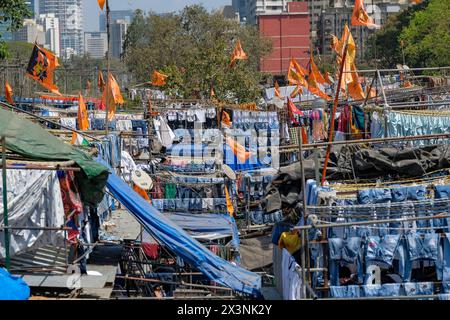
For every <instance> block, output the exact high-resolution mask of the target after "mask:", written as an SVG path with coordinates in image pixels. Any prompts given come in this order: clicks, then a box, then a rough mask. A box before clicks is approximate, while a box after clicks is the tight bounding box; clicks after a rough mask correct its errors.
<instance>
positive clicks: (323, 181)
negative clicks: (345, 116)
mask: <svg viewBox="0 0 450 320" xmlns="http://www.w3.org/2000/svg"><path fill="white" fill-rule="evenodd" d="M347 48H348V37H347V39H345V47H344V54H343V55H342V63H341V68H340V70H339V80H338V81H339V82H338V84H337V87H336V96H335V97H334V103H333V109H332V111H331V123H330V133H329V134H328V140H329V141H330V142H333V137H334V120H335V118H336V110H337V105H338V102H339V94H340V93H341V84H342V76H343V71H344V66H345V60H346V59H347ZM331 146H332V145H331V144H330V145H328V146H327V154H326V156H325V163H324V166H323V171H322V185H323V184H324V183H325V179H326V173H327V166H328V161H329V160H330V153H331Z"/></svg>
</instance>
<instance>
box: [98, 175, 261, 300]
mask: <svg viewBox="0 0 450 320" xmlns="http://www.w3.org/2000/svg"><path fill="white" fill-rule="evenodd" d="M107 186H108V189H109V191H110V192H111V193H112V194H113V195H114V197H115V198H116V199H117V200H118V201H119V202H120V203H121V204H122V205H123V206H124V207H125V208H127V209H128V210H129V211H130V212H131V213H132V214H133V216H134V217H135V218H136V219H137V220H138V221H139V222H140V223H141V224H142V226H143V227H144V228H145V230H146V231H147V232H148V233H150V234H151V235H152V236H153V237H155V238H156V239H157V240H158V241H160V242H161V243H163V244H164V245H166V246H167V247H168V248H169V249H170V250H172V251H173V252H174V253H175V254H176V255H177V256H179V257H180V258H182V259H183V260H184V261H186V262H187V263H189V264H190V265H192V266H193V267H195V268H196V269H198V270H199V271H201V272H202V273H203V274H204V275H205V276H206V277H208V278H209V279H210V280H212V281H215V282H216V283H218V284H220V285H223V286H226V287H228V288H231V289H233V290H234V291H236V292H240V293H244V294H249V295H253V296H257V297H261V276H259V275H257V274H256V273H253V272H251V271H248V270H245V269H243V268H240V267H238V266H235V265H233V264H231V263H229V262H228V261H225V260H223V259H222V258H219V257H218V256H216V255H215V254H214V253H212V252H211V251H209V250H208V249H207V248H205V247H204V246H203V245H202V244H201V243H200V242H198V241H197V240H195V239H193V238H192V237H191V236H189V235H188V233H186V231H184V230H183V229H182V228H180V227H179V226H177V225H176V224H175V223H173V222H172V221H171V220H170V219H169V218H168V217H165V216H164V215H163V214H162V213H160V212H159V211H158V210H156V209H155V208H154V207H153V206H151V205H150V204H149V203H148V202H147V201H145V200H144V199H143V198H142V197H141V196H139V195H138V194H137V193H136V192H134V191H133V189H132V188H131V187H130V186H128V185H127V184H126V183H125V182H124V181H123V180H122V179H120V178H119V177H118V176H117V175H115V174H113V173H110V175H109V178H108V181H107Z"/></svg>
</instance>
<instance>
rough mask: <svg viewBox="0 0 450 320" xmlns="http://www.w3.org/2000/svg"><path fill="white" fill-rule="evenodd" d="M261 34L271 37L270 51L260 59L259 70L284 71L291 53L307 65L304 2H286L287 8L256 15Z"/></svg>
mask: <svg viewBox="0 0 450 320" xmlns="http://www.w3.org/2000/svg"><path fill="white" fill-rule="evenodd" d="M258 27H259V31H260V33H261V34H262V35H264V36H265V37H267V38H270V39H272V42H273V50H272V53H271V54H270V55H269V56H267V57H265V58H263V59H261V64H260V70H261V72H267V73H271V74H273V75H285V74H286V72H287V69H288V67H289V60H290V59H291V57H293V58H295V59H297V61H298V62H299V63H300V64H301V65H302V66H303V67H306V64H307V63H308V59H309V53H308V51H309V46H310V38H309V36H310V32H309V13H308V3H307V2H289V3H288V11H287V12H282V13H277V14H264V13H260V14H259V15H258Z"/></svg>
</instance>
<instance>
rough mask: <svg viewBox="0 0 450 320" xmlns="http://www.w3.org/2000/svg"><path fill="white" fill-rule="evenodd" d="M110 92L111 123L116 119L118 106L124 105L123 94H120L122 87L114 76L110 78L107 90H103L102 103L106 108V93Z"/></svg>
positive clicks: (109, 115) (109, 116)
mask: <svg viewBox="0 0 450 320" xmlns="http://www.w3.org/2000/svg"><path fill="white" fill-rule="evenodd" d="M107 92H108V98H109V101H108V106H109V112H108V119H109V120H110V121H111V120H112V119H114V116H115V114H116V105H117V104H123V103H124V100H123V97H122V94H121V93H120V87H119V85H118V83H117V81H116V79H115V78H114V76H113V75H112V74H110V75H109V77H108V84H107V86H106V90H103V96H102V103H103V105H105V106H106V95H107V94H106V93H107Z"/></svg>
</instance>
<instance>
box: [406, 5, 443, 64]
mask: <svg viewBox="0 0 450 320" xmlns="http://www.w3.org/2000/svg"><path fill="white" fill-rule="evenodd" d="M400 41H403V42H404V45H405V49H404V51H405V56H406V61H407V64H408V63H409V64H411V65H412V66H414V67H438V66H448V65H450V55H449V53H448V50H449V48H450V0H431V1H430V2H429V4H428V6H427V8H426V9H425V10H423V11H418V12H416V13H415V14H414V15H413V18H412V20H411V22H410V24H409V26H407V27H406V28H404V29H403V30H402V32H401V34H400Z"/></svg>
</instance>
